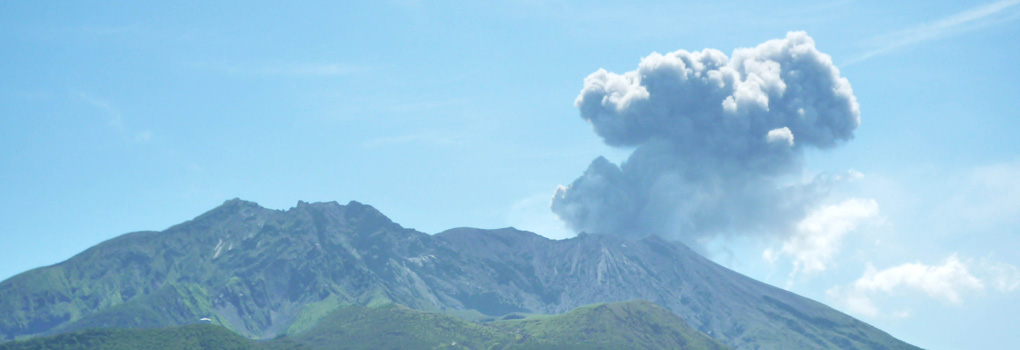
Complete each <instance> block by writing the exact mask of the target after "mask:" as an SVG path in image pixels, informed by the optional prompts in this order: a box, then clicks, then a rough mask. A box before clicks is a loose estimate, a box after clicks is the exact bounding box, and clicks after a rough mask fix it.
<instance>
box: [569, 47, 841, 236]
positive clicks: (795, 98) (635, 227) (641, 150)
mask: <svg viewBox="0 0 1020 350" xmlns="http://www.w3.org/2000/svg"><path fill="white" fill-rule="evenodd" d="M575 105H576V106H577V107H578V109H580V112H581V118H583V119H584V120H587V121H588V122H589V123H590V124H591V125H592V128H593V129H594V131H595V133H596V134H598V135H599V136H600V137H602V139H603V140H604V142H605V143H606V144H608V145H611V146H617V147H634V151H633V153H632V154H631V155H630V157H629V158H628V159H627V160H626V161H624V162H623V164H621V165H620V166H617V165H616V164H613V163H611V162H609V161H608V160H606V159H605V158H602V157H599V158H597V159H595V161H593V162H592V163H591V165H590V166H589V167H588V169H587V170H586V171H585V172H584V174H583V175H581V177H579V178H578V179H577V180H575V181H574V182H573V183H571V184H570V186H567V187H562V186H561V187H560V188H559V189H557V190H556V193H555V194H554V196H553V200H552V205H551V208H552V210H553V212H554V213H555V214H556V215H557V216H559V217H560V219H562V220H564V221H565V222H566V223H567V224H568V226H570V227H571V228H572V229H573V230H575V231H578V232H581V231H584V232H589V233H604V234H618V235H634V236H643V235H647V234H658V235H662V236H666V237H671V238H679V239H681V240H683V241H686V242H694V241H696V240H697V239H698V238H701V237H706V236H710V235H717V234H735V233H741V232H765V231H771V232H776V231H777V230H785V229H787V228H788V227H789V226H790V225H791V224H792V223H793V222H796V221H797V220H799V219H800V218H803V217H804V215H805V213H806V211H807V210H808V209H809V208H810V207H811V206H812V205H815V204H816V202H817V201H818V200H819V199H821V198H822V197H824V196H825V193H826V192H827V191H826V189H827V188H828V187H829V185H830V184H831V183H832V182H833V181H835V180H836V179H838V178H839V176H820V177H819V178H817V179H815V181H811V182H807V183H804V182H797V181H792V179H794V178H795V176H793V175H797V174H800V173H801V172H802V168H803V165H802V162H803V161H802V158H803V150H804V149H805V148H808V147H814V148H818V149H830V148H833V147H836V146H837V145H839V144H841V143H843V142H846V141H848V140H850V139H852V138H853V132H854V129H856V128H857V126H858V125H859V124H860V111H859V107H858V104H857V100H856V98H855V97H854V95H853V90H852V89H851V87H850V83H849V82H848V81H847V80H846V79H845V78H843V77H841V76H840V74H839V69H837V68H836V66H834V65H833V63H832V59H831V57H830V56H829V55H826V54H824V53H822V52H819V51H818V50H817V49H816V48H815V43H814V40H813V39H812V38H811V37H810V36H808V35H807V34H806V33H804V32H790V33H788V34H787V35H786V38H784V39H776V40H770V41H767V42H764V43H762V44H760V45H758V46H757V47H754V48H743V49H737V50H735V51H734V52H733V55H732V57H727V56H726V55H725V54H723V53H722V52H720V51H718V50H714V49H705V50H703V51H694V52H688V51H684V50H680V51H675V52H671V53H668V54H665V55H663V54H659V53H652V54H651V55H650V56H648V57H645V58H644V59H642V60H641V62H640V64H639V65H638V68H637V70H634V71H630V72H626V73H623V74H617V73H613V72H607V71H606V70H604V69H599V70H598V71H596V72H595V73H592V74H591V75H589V76H588V77H587V78H585V79H584V89H583V90H581V93H580V95H579V96H578V97H577V100H576V101H575ZM791 181H792V182H793V183H792V184H791V183H790V182H791Z"/></svg>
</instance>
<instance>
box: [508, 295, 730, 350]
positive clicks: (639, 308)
mask: <svg viewBox="0 0 1020 350" xmlns="http://www.w3.org/2000/svg"><path fill="white" fill-rule="evenodd" d="M492 326H493V327H496V328H500V329H504V330H508V331H511V332H513V333H515V334H519V335H521V336H522V337H523V338H524V339H525V340H527V342H525V343H524V344H521V345H520V346H518V347H515V348H517V349H579V350H580V349H628V348H629V349H713V350H715V349H727V347H726V346H725V345H723V344H722V343H719V342H718V341H716V340H714V339H712V338H710V337H708V336H707V335H705V334H703V333H700V332H698V331H696V330H693V329H691V328H690V327H689V326H688V325H687V323H686V322H684V321H683V319H681V318H680V317H679V316H677V315H676V314H674V313H672V312H670V311H669V310H666V309H665V308H663V307H661V306H658V305H656V304H653V303H651V302H647V301H629V302H622V303H607V304H598V305H589V306H584V307H580V308H577V309H575V310H574V311H571V312H568V313H566V314H563V315H555V316H539V317H534V316H533V317H529V318H525V319H521V320H508V321H496V322H493V323H492Z"/></svg>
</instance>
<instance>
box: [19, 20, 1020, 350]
mask: <svg viewBox="0 0 1020 350" xmlns="http://www.w3.org/2000/svg"><path fill="white" fill-rule="evenodd" d="M789 31H806V32H807V34H808V35H810V36H811V37H812V38H813V39H814V41H815V44H816V46H817V48H818V50H820V51H822V52H824V53H827V54H829V55H831V56H832V60H833V63H834V64H835V65H836V66H837V67H838V68H839V69H840V74H841V75H842V76H843V77H845V78H846V79H848V80H849V82H850V84H851V85H852V87H853V92H854V95H855V96H856V98H857V100H858V102H859V103H860V111H861V112H860V113H861V125H860V127H858V128H857V130H856V131H855V133H854V135H855V137H854V139H853V140H852V141H850V142H848V143H846V144H845V145H842V146H841V147H837V148H835V149H832V150H826V151H818V150H808V151H807V153H806V155H805V161H804V167H805V168H804V171H803V174H801V176H802V177H804V178H810V177H813V176H814V175H816V174H819V173H845V172H847V171H849V170H853V171H855V172H859V173H860V174H862V175H863V176H862V177H860V178H859V179H857V180H855V181H852V182H848V183H845V184H843V185H841V186H839V187H838V188H837V189H836V190H835V191H834V193H832V194H831V195H830V197H829V198H828V200H827V201H826V202H825V203H822V204H820V205H819V207H818V208H817V210H816V211H815V212H813V213H814V214H817V215H815V216H813V218H814V219H811V218H812V217H805V218H804V221H802V223H804V224H803V225H802V226H799V227H803V229H802V230H798V232H794V233H789V232H787V233H779V234H774V235H760V236H734V237H729V238H720V239H716V240H714V241H711V242H707V247H708V248H706V249H707V251H708V252H709V253H710V256H711V258H713V259H714V260H716V261H717V262H719V263H721V264H723V265H726V266H729V267H731V268H733V269H735V270H737V271H740V272H743V273H745V274H748V275H750V276H752V277H755V278H757V279H760V280H764V281H766V282H769V283H772V284H774V285H777V286H780V287H785V288H788V289H790V290H792V291H794V292H797V293H800V294H802V295H805V296H808V297H811V298H813V299H816V300H819V301H822V302H825V303H826V304H829V305H832V306H833V307H836V308H838V309H840V310H843V311H845V312H848V313H850V314H851V315H854V316H856V317H859V318H861V319H863V320H865V321H867V322H869V323H872V324H874V325H876V326H878V327H879V328H882V329H883V330H886V331H888V332H890V333H891V334H893V335H894V336H896V337H899V338H901V339H903V340H906V341H908V342H910V343H913V344H916V345H919V346H922V347H925V348H932V349H973V348H984V349H1015V348H1020V332H1016V329H1015V324H1017V322H1018V321H1020V319H1018V317H1017V316H1016V313H1015V310H1020V288H1018V286H1020V270H1018V268H1017V266H1020V236H1018V235H1020V232H1018V229H1017V228H1018V227H1020V141H1018V138H1017V137H1016V136H1015V133H1016V130H1018V129H1020V115H1018V113H1020V112H1017V111H1020V99H1017V96H1020V84H1017V83H1016V80H1017V78H1020V66H1018V65H1017V64H1016V62H1020V49H1018V48H1017V45H1016V44H1017V42H1018V40H1020V2H1018V1H999V2H961V1H951V2H939V3H938V4H935V3H932V2H929V1H901V2H900V1H898V2H890V1H831V2H804V3H796V2H775V1H768V2H753V3H741V2H711V3H709V2H697V3H692V4H683V3H658V2H632V3H628V4H627V5H621V4H614V3H610V2H606V3H578V2H569V1H550V2H541V1H510V2H494V3H492V4H485V5H465V4H462V3H454V2H446V3H436V2H430V1H379V2H375V3H373V4H354V3H340V4H337V3H304V4H301V5H294V4H287V5H280V4H274V3H255V2H233V3H217V4H207V3H204V2H195V3H181V4H173V5H154V4H127V5H125V4H117V5H110V4H102V3H91V2H77V3H60V4H46V3H41V2H2V3H0V52H3V54H2V57H3V58H2V59H0V279H5V278H7V277H10V276H12V275H14V274H16V273H19V272H22V271H25V270H28V269H30V268H33V267H38V266H43V265H48V264H53V263H57V262H59V261H62V260H64V259H66V258H68V257H70V256H72V255H73V254H75V253H77V252H80V251H82V250H84V249H85V248H88V247H90V246H92V245H94V244H96V243H99V242H101V241H103V240H106V239H109V238H112V237H115V236H117V235H119V234H122V233H126V232H131V231H137V230H161V229H164V228H166V227H168V226H170V225H173V224H176V223H179V222H182V221H184V220H187V219H190V218H192V217H194V216H197V215H198V214H200V213H202V212H204V211H205V210H208V209H210V208H213V207H215V206H217V205H219V204H220V203H222V202H223V201H224V200H227V199H230V198H234V197H240V198H243V199H247V200H252V201H256V202H258V203H260V204H261V205H263V206H266V207H269V208H276V209H286V208H289V207H291V206H293V205H295V203H296V202H297V201H298V200H304V201H334V200H335V201H339V202H341V203H345V202H347V201H350V200H357V201H360V202H363V203H368V204H371V205H373V206H376V207H377V208H379V209H380V210H381V211H383V212H384V213H385V214H387V215H388V216H390V217H391V218H393V219H394V220H396V221H397V222H399V223H401V224H403V225H404V226H407V227H413V228H416V229H419V230H421V231H424V232H429V233H435V232H439V231H442V230H444V229H447V228H452V227H458V226H475V227H484V228H493V227H503V226H516V227H519V228H523V229H529V230H533V231H536V232H539V233H541V234H544V235H547V236H549V237H553V238H565V237H570V236H572V235H573V233H571V232H570V231H569V230H567V229H566V228H565V227H564V225H563V224H562V223H561V222H560V221H559V220H558V219H557V218H556V216H555V215H554V214H553V213H552V212H551V211H550V210H549V201H550V198H551V196H552V194H553V192H554V191H555V190H556V188H557V186H559V185H567V184H569V183H570V182H571V181H573V180H574V179H575V178H577V176H578V175H579V174H581V172H583V171H584V169H585V168H586V167H587V166H588V164H589V163H590V162H591V161H592V159H594V158H595V157H597V156H600V155H603V156H606V157H607V158H608V159H609V160H611V161H613V162H617V163H619V162H621V161H623V160H624V159H626V158H627V156H628V153H629V151H628V150H626V149H617V148H612V147H609V146H606V145H604V144H603V143H602V140H601V139H600V138H599V137H598V136H597V135H596V134H595V133H593V132H592V129H591V126H590V125H588V123H587V122H585V121H584V120H582V119H581V118H579V117H578V115H579V113H578V110H577V109H576V108H575V107H574V104H573V103H574V100H575V98H576V97H577V96H578V93H579V92H580V90H581V88H582V87H583V79H584V78H585V77H586V76H587V75H588V74H590V73H592V72H594V71H596V70H597V69H599V68H604V69H606V70H607V71H610V72H617V73H623V72H626V71H631V70H634V69H636V68H637V65H638V62H639V61H640V60H641V59H642V58H643V57H646V56H648V55H649V54H651V53H652V52H659V53H667V52H671V51H675V50H680V49H685V50H689V51H694V50H702V49H705V48H714V49H718V50H720V51H722V52H723V53H726V54H727V55H729V54H730V53H731V52H733V50H734V49H737V48H743V47H754V46H756V45H758V44H760V43H762V42H765V41H767V40H771V39H777V38H783V37H784V36H786V33H787V32H789ZM812 220H813V221H812ZM811 223H815V224H817V225H814V226H811V225H810V224H811ZM809 266H810V267H809Z"/></svg>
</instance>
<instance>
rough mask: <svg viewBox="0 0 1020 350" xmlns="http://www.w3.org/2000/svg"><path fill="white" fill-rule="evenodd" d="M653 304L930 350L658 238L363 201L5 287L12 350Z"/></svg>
mask: <svg viewBox="0 0 1020 350" xmlns="http://www.w3.org/2000/svg"><path fill="white" fill-rule="evenodd" d="M632 299H644V300H650V301H652V302H654V303H656V304H658V305H662V306H664V307H666V308H668V309H669V310H672V311H673V312H675V313H676V314H677V315H679V316H680V317H681V318H682V319H684V320H685V321H686V322H687V323H688V324H690V326H691V327H693V328H694V329H697V330H699V331H701V332H704V333H706V334H708V335H710V336H712V337H713V338H715V339H718V340H719V341H721V342H723V343H725V344H727V345H729V346H731V347H733V348H735V349H916V348H915V347H913V346H910V345H909V344H906V343H903V342H901V341H898V340H896V339H895V338H893V337H891V336H889V335H888V334H886V333H884V332H882V331H880V330H878V329H875V328H874V327H871V326H869V325H867V324H865V323H863V322H861V321H858V320H856V319H854V318H852V317H850V316H847V315H845V314H842V313H840V312H838V311H835V310H833V309H831V308H829V307H827V306H825V305H822V304H820V303H817V302H814V301H812V300H809V299H806V298H803V297H800V296H797V295H795V294H793V293H790V292H787V291H784V290H782V289H779V288H775V287H772V286H769V285H766V284H764V283H760V282H758V281H755V280H753V279H750V278H748V277H745V276H743V275H740V274H738V273H736V272H733V271H730V270H728V269H726V268H724V267H722V266H719V265H717V264H715V263H713V262H711V261H709V260H707V259H705V258H703V257H701V256H699V255H698V254H696V253H695V252H693V251H691V250H690V249H688V248H687V247H686V246H684V245H682V244H680V243H676V242H669V241H665V240H663V239H661V238H658V237H654V236H652V237H645V238H642V239H627V238H621V237H618V236H605V235H585V234H582V235H579V236H577V237H574V238H571V239H566V240H559V241H556V240H549V239H546V238H544V237H541V236H539V235H536V234H534V233H530V232H524V231H518V230H515V229H512V228H507V229H500V230H480V229H471V228H460V229H453V230H449V231H446V232H442V233H439V234H436V235H428V234H425V233H422V232H418V231H415V230H411V229H406V228H403V227H401V226H400V225H398V224H396V223H394V222H392V221H391V220H390V219H388V218H387V217H385V216H384V215H383V214H381V213H380V212H378V211H377V210H375V209H374V208H372V207H371V206H367V205H363V204H360V203H357V202H351V203H349V204H347V205H340V204H337V203H335V202H332V203H315V204H309V203H304V202H301V203H299V204H298V206H297V207H295V208H291V209H289V210H286V211H282V210H270V209H265V208H262V207H260V206H258V205H257V204H255V203H252V202H246V201H241V200H231V201H228V202H226V203H224V204H223V205H222V206H220V207H218V208H215V209H213V210H211V211H209V212H207V213H205V214H203V215H201V216H199V217H197V218H195V219H194V220H191V221H188V222H185V223H182V224H179V225H176V226H173V227H171V228H169V229H167V230H164V231H160V232H136V233H131V234H126V235H123V236H120V237H118V238H115V239H112V240H109V241H107V242H103V243H101V244H99V245H97V246H95V247H93V248H90V249H88V250H86V251H85V252H83V253H81V254H78V255H77V256H75V257H73V258H71V259H69V260H68V261H65V262H63V263H60V264H57V265H53V266H49V267H44V268H39V269H35V270H31V271H28V272H25V273H22V274H19V275H17V276H15V277H12V278H10V279H8V280H6V281H3V282H2V283H0V340H10V339H20V338H25V337H31V336H39V335H48V334H55V333H59V332H66V331H73V330H79V329H85V328H94V327H120V328H139V327H153V326H169V325H180V324H188V323H194V322H197V321H198V320H199V319H202V318H207V319H209V321H210V322H212V323H215V324H220V325H224V326H226V327H228V328H230V329H232V330H234V331H237V332H239V333H241V334H243V335H245V336H246V337H249V338H255V339H266V338H273V337H277V336H279V335H284V334H296V333H299V332H301V331H303V330H308V329H311V328H312V327H313V326H314V325H316V324H317V323H318V322H319V320H320V319H322V318H323V317H325V316H326V315H327V314H329V313H330V312H331V311H333V310H336V309H338V308H339V307H340V306H342V305H348V304H355V305H378V304H382V303H388V302H394V303H398V304H401V305H406V306H408V307H410V308H413V309H416V310H422V311H431V312H440V313H446V314H451V315H458V316H461V317H464V318H466V319H475V320H478V319H484V318H487V317H488V318H493V317H498V316H502V315H506V314H509V313H515V312H517V313H540V314H549V313H562V312H566V311H568V310H571V309H574V308H577V307H580V306H583V305H588V304H593V303H602V302H613V301H625V300H632Z"/></svg>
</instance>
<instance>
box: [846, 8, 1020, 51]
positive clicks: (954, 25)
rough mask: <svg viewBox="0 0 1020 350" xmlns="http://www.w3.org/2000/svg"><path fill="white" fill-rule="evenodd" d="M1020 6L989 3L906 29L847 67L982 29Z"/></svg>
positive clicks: (876, 42)
mask: <svg viewBox="0 0 1020 350" xmlns="http://www.w3.org/2000/svg"><path fill="white" fill-rule="evenodd" d="M1018 4H1020V0H1001V1H996V2H993V3H988V4H985V5H981V6H978V7H973V8H970V9H968V10H966V11H963V12H959V13H956V14H953V15H951V16H949V17H945V18H942V19H940V20H938V21H935V22H930V23H925V24H921V25H918V26H914V27H910V28H906V29H903V30H900V31H896V32H892V33H888V34H886V35H882V36H879V37H877V38H874V39H872V40H871V46H872V48H871V49H870V50H868V51H867V52H864V53H862V54H860V55H857V56H856V57H853V58H851V59H850V60H849V62H847V63H846V64H845V66H848V65H851V64H855V63H859V62H861V61H865V60H867V59H869V58H872V57H875V56H879V55H883V54H886V53H889V52H892V51H894V50H896V49H899V48H901V47H905V46H909V45H913V44H917V43H920V42H924V41H929V40H934V39H938V38H940V37H944V36H946V35H950V34H953V33H957V32H960V31H964V30H971V29H975V28H977V27H979V26H982V25H986V24H988V23H991V22H992V20H993V19H994V18H995V17H993V16H994V15H997V14H1003V13H1005V12H1007V10H1011V9H1013V8H1014V7H1015V6H1016V5H1018ZM1016 14H1017V13H1016V12H1012V13H1011V14H1010V15H1009V17H1008V18H1007V19H1010V20H1011V19H1014V18H1016V17H1017V16H1016Z"/></svg>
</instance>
